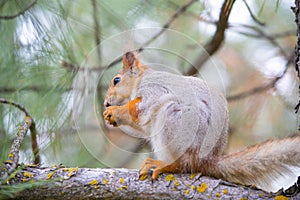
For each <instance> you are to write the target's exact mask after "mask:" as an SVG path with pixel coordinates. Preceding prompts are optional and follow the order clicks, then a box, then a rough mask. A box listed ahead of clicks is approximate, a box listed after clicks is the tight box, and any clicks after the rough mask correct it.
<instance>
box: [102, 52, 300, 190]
mask: <svg viewBox="0 0 300 200" xmlns="http://www.w3.org/2000/svg"><path fill="white" fill-rule="evenodd" d="M104 106H105V107H106V110H105V111H104V113H103V114H104V118H105V120H107V121H108V122H109V123H110V124H112V125H114V126H119V127H120V128H122V130H124V131H125V132H127V133H128V134H131V135H134V136H138V137H142V138H145V139H147V140H149V141H150V144H151V146H152V148H153V152H154V154H155V155H154V156H155V157H156V158H157V159H158V160H154V159H146V160H145V161H144V162H143V164H142V168H141V171H140V175H147V173H148V171H149V170H152V169H154V170H153V174H152V178H153V179H156V178H157V177H158V174H159V173H163V172H174V173H186V172H201V173H202V174H203V175H208V176H212V177H215V178H221V179H224V180H227V181H231V182H235V183H242V184H246V185H256V186H257V187H259V188H261V189H264V190H266V191H272V192H275V191H277V190H279V189H281V188H282V187H284V188H285V189H286V188H288V187H289V186H291V185H293V184H294V183H295V182H296V181H297V177H298V176H299V175H300V136H294V137H289V138H286V139H283V140H274V141H269V142H265V143H262V144H259V145H255V146H253V147H249V148H246V149H245V150H243V151H241V152H238V153H235V154H231V155H225V156H223V155H222V153H223V150H224V148H225V147H226V145H227V138H228V124H229V116H228V109H227V101H226V98H225V97H224V95H223V94H222V93H221V92H219V91H218V90H216V89H214V88H212V87H210V86H208V85H207V84H206V83H205V82H204V81H203V80H201V79H199V78H195V77H187V76H182V75H177V74H171V73H168V72H162V71H155V70H152V69H151V68H149V67H147V66H145V65H142V64H141V63H140V61H139V59H138V57H137V54H136V53H135V52H128V53H126V54H125V55H124V56H123V68H122V69H121V70H120V72H119V73H118V74H117V75H116V76H115V77H114V78H113V79H112V81H111V83H110V87H109V89H108V92H107V94H106V97H105V102H104Z"/></svg>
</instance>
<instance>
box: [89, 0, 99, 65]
mask: <svg viewBox="0 0 300 200" xmlns="http://www.w3.org/2000/svg"><path fill="white" fill-rule="evenodd" d="M91 1H92V6H93V20H94V28H95V43H96V50H97V56H98V59H99V62H100V66H101V48H100V46H99V44H100V43H101V40H100V36H101V32H100V27H99V21H98V18H97V14H98V7H97V3H96V0H91Z"/></svg>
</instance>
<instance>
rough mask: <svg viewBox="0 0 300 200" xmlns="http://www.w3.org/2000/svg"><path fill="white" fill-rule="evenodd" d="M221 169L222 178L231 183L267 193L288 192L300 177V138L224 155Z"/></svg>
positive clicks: (269, 143)
mask: <svg viewBox="0 0 300 200" xmlns="http://www.w3.org/2000/svg"><path fill="white" fill-rule="evenodd" d="M218 166H219V170H220V174H221V176H222V178H223V179H225V180H228V181H230V182H236V183H241V184H245V185H255V186H256V187H258V188H260V189H263V190H265V191H268V192H277V191H278V190H280V189H282V188H283V189H287V188H289V187H290V186H292V185H293V184H294V183H295V182H297V179H298V176H300V135H298V136H292V137H287V138H284V139H281V140H270V141H267V142H264V143H261V144H258V145H254V146H251V147H248V148H246V149H244V150H243V151H241V152H238V153H234V154H231V155H227V156H224V157H223V158H221V159H220V160H219V162H218Z"/></svg>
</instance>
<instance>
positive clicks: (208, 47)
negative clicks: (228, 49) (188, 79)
mask: <svg viewBox="0 0 300 200" xmlns="http://www.w3.org/2000/svg"><path fill="white" fill-rule="evenodd" d="M234 2H235V0H225V1H224V3H223V5H222V8H221V11H220V15H219V21H218V22H217V30H216V32H215V34H214V36H213V38H212V39H211V40H210V41H209V42H208V43H206V44H205V45H204V52H203V53H202V54H201V55H200V56H199V57H198V58H197V60H196V62H195V66H191V67H190V69H189V71H188V72H187V75H194V74H196V73H198V70H199V69H200V67H201V66H202V65H203V64H204V63H205V62H206V61H207V59H208V58H209V56H211V55H213V54H214V53H215V52H216V51H217V50H218V49H219V48H220V46H221V44H222V43H223V41H224V39H225V30H226V28H227V27H228V18H229V15H230V12H231V10H232V7H233V4H234Z"/></svg>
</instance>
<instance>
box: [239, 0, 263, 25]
mask: <svg viewBox="0 0 300 200" xmlns="http://www.w3.org/2000/svg"><path fill="white" fill-rule="evenodd" d="M243 2H244V4H245V6H246V7H247V10H248V12H249V14H250V16H251V18H252V19H253V20H254V21H255V22H256V23H257V24H259V25H261V26H264V25H265V23H264V22H261V21H259V20H258V19H257V18H256V17H255V16H254V14H253V12H252V10H251V8H250V6H249V5H248V3H247V1H246V0H243Z"/></svg>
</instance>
